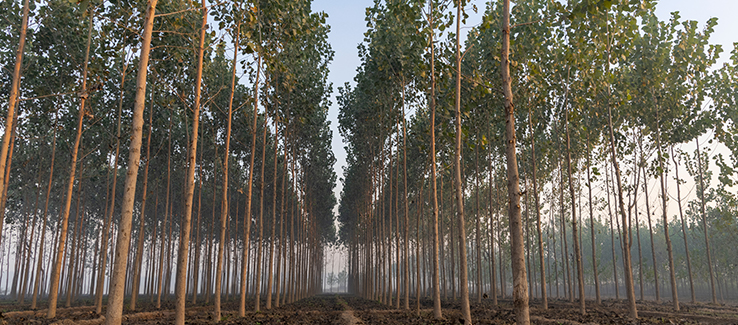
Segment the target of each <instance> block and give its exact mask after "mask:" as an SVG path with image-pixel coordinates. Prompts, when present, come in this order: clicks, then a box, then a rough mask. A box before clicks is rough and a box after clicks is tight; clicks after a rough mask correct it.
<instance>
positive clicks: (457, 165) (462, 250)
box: [433, 4, 527, 324]
mask: <svg viewBox="0 0 738 325" xmlns="http://www.w3.org/2000/svg"><path fill="white" fill-rule="evenodd" d="M460 30H461V4H457V6H456V105H455V106H456V110H455V111H456V121H455V124H456V125H455V126H456V142H455V151H456V153H455V155H454V187H455V189H456V214H457V218H458V223H459V260H460V263H459V268H460V269H461V270H460V272H459V273H460V274H459V275H460V279H459V281H460V287H461V316H462V317H463V318H464V321H465V322H464V323H465V324H471V323H472V320H471V311H470V309H469V280H468V275H467V272H468V266H467V261H466V225H465V221H464V192H463V191H462V187H461V180H462V178H461V45H460V44H461V34H460ZM434 152H435V150H434ZM434 160H435V155H434ZM433 168H434V169H435V168H436V166H435V161H434V162H433ZM433 182H434V183H433V193H434V201H435V170H434V172H433ZM435 205H436V208H435V211H434V214H435V215H437V214H438V211H437V210H438V207H437V203H436V204H435ZM435 228H436V238H437V237H438V225H437V222H436V225H435ZM437 252H438V242H437V241H436V242H435V249H434V253H435V254H434V264H435V265H434V270H433V272H434V273H433V286H434V297H435V299H436V300H437V301H438V302H437V303H436V305H438V310H439V312H438V313H437V314H436V317H437V318H440V316H441V315H440V308H441V294H440V291H438V290H437V289H436V288H437V287H438V275H437V273H438V262H437ZM526 291H527V289H526Z"/></svg>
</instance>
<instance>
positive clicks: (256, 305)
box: [254, 112, 304, 311]
mask: <svg viewBox="0 0 738 325" xmlns="http://www.w3.org/2000/svg"><path fill="white" fill-rule="evenodd" d="M266 131H267V114H266V112H265V114H264V125H263V126H262V135H261V141H262V144H261V169H260V170H259V173H260V176H259V219H258V223H259V240H258V241H257V246H256V282H255V283H254V288H255V293H254V297H255V298H256V299H255V300H254V311H260V310H261V285H262V278H261V262H262V250H263V249H262V248H263V247H264V183H266V181H265V179H264V170H265V169H266V143H267V132H266ZM303 284H304V282H303Z"/></svg>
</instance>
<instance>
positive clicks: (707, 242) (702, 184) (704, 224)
mask: <svg viewBox="0 0 738 325" xmlns="http://www.w3.org/2000/svg"><path fill="white" fill-rule="evenodd" d="M694 142H695V144H696V145H697V170H698V171H697V175H698V176H699V181H700V191H699V194H700V214H702V230H703V233H704V234H705V251H706V253H707V268H708V270H709V271H710V289H711V292H712V303H713V304H717V296H715V275H714V274H715V273H714V272H713V270H712V254H711V253H710V239H709V236H708V234H707V233H708V231H707V213H705V181H704V179H703V178H702V154H701V153H700V141H699V139H697V138H695V139H694Z"/></svg>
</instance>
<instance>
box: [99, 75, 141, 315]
mask: <svg viewBox="0 0 738 325" xmlns="http://www.w3.org/2000/svg"><path fill="white" fill-rule="evenodd" d="M125 68H126V66H124V67H123V77H122V78H121V83H120V86H121V95H120V97H121V98H120V100H119V101H118V122H117V125H118V126H117V133H116V140H115V160H113V165H114V166H113V188H112V193H111V194H110V206H109V207H108V208H106V212H107V213H106V215H105V222H104V226H103V241H102V242H103V244H102V251H103V252H107V247H108V246H107V245H108V234H109V233H110V231H109V229H110V223H111V220H112V217H113V213H114V211H115V198H116V195H115V193H116V189H117V184H118V158H119V154H120V119H121V112H122V110H123V85H124V83H125ZM144 96H145V95H144ZM144 100H145V99H144ZM144 105H145V103H144ZM139 156H140V155H139ZM134 185H135V184H134ZM101 256H102V262H101V263H100V265H101V267H102V268H103V269H104V268H105V266H106V265H107V263H106V261H107V254H106V253H103V254H101ZM104 284H105V272H100V273H99V276H98V282H97V296H96V298H95V312H96V313H97V314H100V313H101V312H102V298H103V297H102V296H103V288H104Z"/></svg>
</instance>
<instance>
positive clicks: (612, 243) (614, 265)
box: [605, 166, 620, 300]
mask: <svg viewBox="0 0 738 325" xmlns="http://www.w3.org/2000/svg"><path fill="white" fill-rule="evenodd" d="M605 170H606V172H605V190H606V191H607V211H608V214H609V215H610V246H611V247H612V273H613V278H612V279H613V282H614V284H615V299H616V300H620V288H619V287H618V265H617V261H616V257H615V231H614V230H613V229H615V228H614V227H613V224H612V209H611V206H610V171H609V170H610V169H609V168H607V166H605ZM616 213H617V210H616ZM615 220H617V219H615ZM618 228H620V227H619V226H618Z"/></svg>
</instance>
